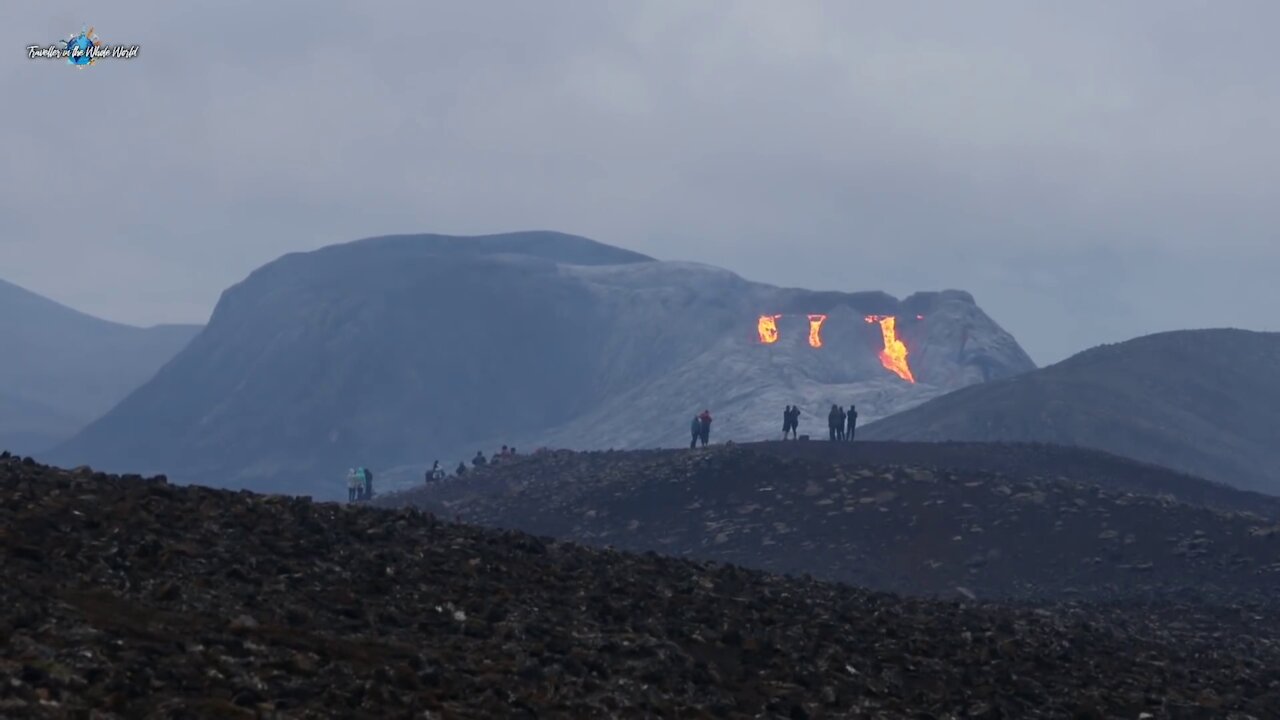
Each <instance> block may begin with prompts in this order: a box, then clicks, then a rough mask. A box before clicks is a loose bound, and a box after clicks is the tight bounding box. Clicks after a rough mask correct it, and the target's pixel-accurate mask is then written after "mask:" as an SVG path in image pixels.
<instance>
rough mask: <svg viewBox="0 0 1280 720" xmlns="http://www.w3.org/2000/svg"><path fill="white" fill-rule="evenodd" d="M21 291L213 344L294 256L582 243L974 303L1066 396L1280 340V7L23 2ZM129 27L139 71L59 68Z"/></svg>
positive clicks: (17, 249) (13, 127) (15, 228)
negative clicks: (241, 300)
mask: <svg viewBox="0 0 1280 720" xmlns="http://www.w3.org/2000/svg"><path fill="white" fill-rule="evenodd" d="M4 15H5V22H4V23H3V25H0V41H3V45H2V46H0V47H2V48H3V49H2V50H0V57H3V58H4V59H3V60H2V61H0V83H2V87H3V97H4V98H5V112H4V115H3V120H0V148H3V155H4V162H3V163H2V164H0V191H2V192H0V278H3V279H5V280H9V281H11V282H15V283H17V284H19V285H22V286H24V287H27V288H28V289H31V290H34V291H36V292H39V293H41V294H43V295H46V296H48V297H51V298H53V299H55V300H58V301H60V302H63V303H65V304H68V305H71V306H72V307H75V308H77V309H80V310H84V311H86V312H89V313H92V314H95V315H99V316H101V317H105V318H108V319H112V320H118V321H123V322H129V323H134V324H153V323H159V322H203V321H205V320H206V319H207V318H208V316H209V313H210V312H211V310H212V309H213V305H214V304H215V303H216V301H217V298H218V295H219V293H220V292H221V291H222V290H223V289H224V288H225V287H226V286H228V285H230V284H233V283H235V282H238V281H239V280H241V279H243V278H244V276H245V275H247V274H248V273H249V272H250V271H252V270H253V269H254V268H255V267H257V266H259V265H261V264H263V263H265V262H268V261H270V260H272V259H274V258H276V257H278V256H280V255H281V254H283V253H286V252H291V251H296V250H308V249H313V248H317V247H320V246H323V245H327V244H331V243H335V242H341V241H346V240H352V239H356V238H360V237H367V236H372V235H379V234H387V233H400V232H442V233H458V234H474V233H489V232H501V231H508V230H522V229H552V230H561V231H565V232H571V233H576V234H581V235H586V236H589V237H592V238H595V239H597V240H601V241H603V242H607V243H610V244H615V245H620V246H624V247H627V248H631V249H634V250H638V251H641V252H644V253H647V254H650V255H653V256H656V257H658V258H661V259H671V260H692V261H698V262H705V263H710V264H714V265H720V266H723V267H727V268H729V269H731V270H734V271H736V272H738V273H739V274H741V275H743V276H745V277H747V278H749V279H752V280H759V281H763V282H769V283H774V284H780V285H791V286H802V287H809V288H814V289H836V290H872V289H882V290H885V291H888V292H890V293H893V294H895V295H898V296H904V295H906V294H909V293H911V292H913V291H916V290H930V289H941V288H949V287H955V288H962V289H965V290H968V291H970V292H972V293H973V295H974V296H975V297H976V298H977V300H978V302H979V304H980V305H982V307H983V308H984V309H985V310H986V311H987V312H988V313H989V314H990V315H991V316H992V317H994V318H995V319H996V321H997V322H999V323H1000V324H1001V325H1003V326H1004V327H1005V328H1006V329H1008V330H1010V331H1011V332H1012V333H1013V334H1014V335H1015V336H1016V337H1017V338H1018V339H1019V341H1021V343H1022V344H1023V346H1024V347H1025V348H1026V349H1027V351H1028V352H1029V353H1030V354H1031V355H1032V357H1033V358H1034V359H1035V360H1036V361H1037V362H1039V363H1042V364H1045V363H1049V362H1053V361H1057V360H1059V359H1062V358H1063V357H1065V356H1067V355H1069V354H1072V353H1074V352H1076V351H1079V350H1082V349H1084V348H1086V347H1090V346H1093V345H1096V344H1099V343H1103V342H1113V341H1118V340H1123V339H1127V338H1130V337H1134V336H1137V335H1142V334H1146V333H1149V332H1155V331H1159V330H1168V329H1176V328H1185V327H1206V326H1237V327H1246V328H1251V329H1258V330H1276V329H1280V321H1278V320H1277V319H1276V313H1275V310H1276V309H1277V308H1280V282H1278V281H1277V274H1278V273H1280V242H1277V228H1280V197H1278V193H1280V162H1278V161H1280V139H1278V137H1280V136H1278V135H1277V131H1278V130H1280V119H1278V118H1280V79H1278V78H1280V68H1278V67H1277V64H1278V63H1277V59H1280V51H1278V50H1276V43H1275V37H1276V28H1277V27H1280V3H1275V2H1244V1H1233V2H1229V3H1211V2H1207V1H1206V2H1172V1H1170V0H1158V1H1155V0H1153V1H1151V2H1129V3H1115V2H1105V3H1104V2H1081V1H1079V0H1077V1H1075V2H1070V3H1033V2H1025V1H1019V2H973V3H955V2H940V1H939V2H888V1H887V0H886V2H879V3H861V2H850V1H840V2H836V1H832V2H823V3H819V2H780V1H778V0H769V1H767V2H747V1H745V0H715V1H708V2H697V1H695V0H673V1H671V2H656V1H655V2H642V1H640V0H634V1H631V2H603V1H601V0H576V1H574V2H559V1H556V0H538V1H537V2H526V1H523V0H506V1H504V2H483V1H478V0H465V2H464V1H462V0H458V1H457V2H449V3H443V2H425V1H423V0H413V1H399V0H397V1H391V2H378V1H376V0H365V1H363V2H319V3H318V2H286V1H284V0H273V1H272V2H264V1H262V0H252V1H250V0H220V1H219V2H216V3H215V2H207V3H193V2H159V1H158V0H153V1H151V2H138V1H136V0H131V1H117V2H112V3H109V4H104V3H101V2H79V3H66V2H58V1H56V0H48V1H46V2H38V3H37V2H30V3H18V2H16V1H15V0H10V1H9V2H6V3H5V10H4ZM83 25H92V26H94V27H95V28H96V30H97V32H98V34H99V35H100V37H101V38H102V40H103V41H104V42H105V43H107V44H118V43H128V44H133V43H136V44H138V45H140V46H141V51H140V54H139V57H138V58H136V59H134V60H129V61H112V60H104V61H100V62H99V63H98V64H97V65H96V66H95V67H92V68H88V69H84V70H77V69H73V68H71V67H69V66H67V65H66V64H64V63H63V62H60V61H50V60H28V59H26V46H27V45H30V44H33V43H38V44H47V43H49V42H51V41H53V40H55V39H58V38H60V37H62V38H65V37H66V36H67V34H69V33H71V32H73V31H78V30H79V29H81V27H82V26H83Z"/></svg>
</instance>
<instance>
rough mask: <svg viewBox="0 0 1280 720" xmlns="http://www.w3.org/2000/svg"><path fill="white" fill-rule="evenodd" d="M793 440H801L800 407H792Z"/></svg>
mask: <svg viewBox="0 0 1280 720" xmlns="http://www.w3.org/2000/svg"><path fill="white" fill-rule="evenodd" d="M791 439H792V440H799V439H800V406H799V405H792V406H791Z"/></svg>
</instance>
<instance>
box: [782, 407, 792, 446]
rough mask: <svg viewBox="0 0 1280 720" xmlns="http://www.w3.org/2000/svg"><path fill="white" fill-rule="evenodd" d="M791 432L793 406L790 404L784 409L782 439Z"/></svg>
mask: <svg viewBox="0 0 1280 720" xmlns="http://www.w3.org/2000/svg"><path fill="white" fill-rule="evenodd" d="M789 432H791V406H790V405H788V406H787V407H786V409H785V410H783V411H782V439H783V440H786V439H787V433H789Z"/></svg>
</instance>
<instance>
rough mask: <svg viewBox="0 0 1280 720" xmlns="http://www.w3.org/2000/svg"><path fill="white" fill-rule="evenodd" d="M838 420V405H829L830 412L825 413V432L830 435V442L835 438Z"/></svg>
mask: <svg viewBox="0 0 1280 720" xmlns="http://www.w3.org/2000/svg"><path fill="white" fill-rule="evenodd" d="M839 420H840V407H839V406H838V405H832V406H831V412H829V413H827V433H828V434H829V435H830V436H831V442H835V440H836V423H837V422H838V421H839Z"/></svg>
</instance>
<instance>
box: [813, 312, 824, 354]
mask: <svg viewBox="0 0 1280 720" xmlns="http://www.w3.org/2000/svg"><path fill="white" fill-rule="evenodd" d="M826 319H827V316H826V315H810V316H809V345H810V346H812V347H816V348H820V347H822V323H824V322H826Z"/></svg>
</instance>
